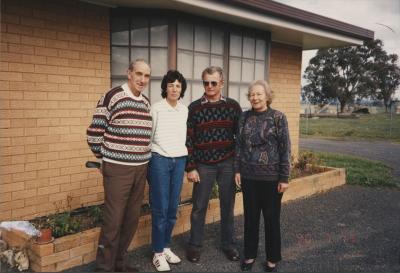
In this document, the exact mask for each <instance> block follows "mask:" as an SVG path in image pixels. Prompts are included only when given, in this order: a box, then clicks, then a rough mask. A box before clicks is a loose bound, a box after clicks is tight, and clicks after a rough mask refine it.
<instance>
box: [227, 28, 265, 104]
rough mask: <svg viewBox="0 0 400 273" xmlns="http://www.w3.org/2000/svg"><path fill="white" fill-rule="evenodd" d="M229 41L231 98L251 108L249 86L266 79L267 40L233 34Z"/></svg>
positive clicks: (254, 36)
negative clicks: (248, 94)
mask: <svg viewBox="0 0 400 273" xmlns="http://www.w3.org/2000/svg"><path fill="white" fill-rule="evenodd" d="M229 40H230V43H229V97H231V98H234V99H236V100H237V101H238V102H239V103H240V105H241V106H242V107H244V108H249V107H250V103H249V101H248V100H247V96H246V94H247V88H248V86H249V84H250V83H251V82H252V81H254V80H260V79H265V78H266V69H265V66H266V53H267V43H266V39H265V38H264V39H263V38H261V37H260V36H259V37H257V36H256V35H255V34H249V33H248V32H242V33H240V32H231V33H230V36H229Z"/></svg>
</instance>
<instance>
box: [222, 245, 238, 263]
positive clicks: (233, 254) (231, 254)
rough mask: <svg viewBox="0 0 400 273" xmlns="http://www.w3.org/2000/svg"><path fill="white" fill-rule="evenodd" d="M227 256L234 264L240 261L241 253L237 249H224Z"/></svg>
mask: <svg viewBox="0 0 400 273" xmlns="http://www.w3.org/2000/svg"><path fill="white" fill-rule="evenodd" d="M223 251H224V253H225V256H226V257H227V258H228V259H229V260H230V261H232V262H236V261H239V259H240V256H239V252H238V251H237V250H236V248H233V247H232V248H228V249H223Z"/></svg>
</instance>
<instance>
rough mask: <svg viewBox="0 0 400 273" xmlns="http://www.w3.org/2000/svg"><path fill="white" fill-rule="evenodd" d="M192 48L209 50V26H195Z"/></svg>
mask: <svg viewBox="0 0 400 273" xmlns="http://www.w3.org/2000/svg"><path fill="white" fill-rule="evenodd" d="M194 50H197V51H203V52H210V28H209V27H204V26H195V30H194Z"/></svg>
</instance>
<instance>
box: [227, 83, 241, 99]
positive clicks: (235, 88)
mask: <svg viewBox="0 0 400 273" xmlns="http://www.w3.org/2000/svg"><path fill="white" fill-rule="evenodd" d="M229 97H230V98H232V99H234V100H236V101H237V102H239V85H237V84H229Z"/></svg>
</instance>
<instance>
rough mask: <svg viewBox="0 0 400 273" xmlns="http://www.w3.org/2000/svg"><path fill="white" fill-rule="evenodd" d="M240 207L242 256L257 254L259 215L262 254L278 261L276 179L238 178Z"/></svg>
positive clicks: (277, 197)
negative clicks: (263, 244) (240, 181)
mask: <svg viewBox="0 0 400 273" xmlns="http://www.w3.org/2000/svg"><path fill="white" fill-rule="evenodd" d="M242 193H243V207H244V257H245V259H255V258H256V257H257V250H258V241H259V227H260V215H261V212H262V213H263V217H264V228H265V254H266V258H267V261H270V262H272V263H276V262H279V261H280V260H281V259H282V256H281V229H280V214H281V200H282V195H283V194H282V193H278V182H277V181H275V182H272V181H255V180H248V179H243V178H242Z"/></svg>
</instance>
